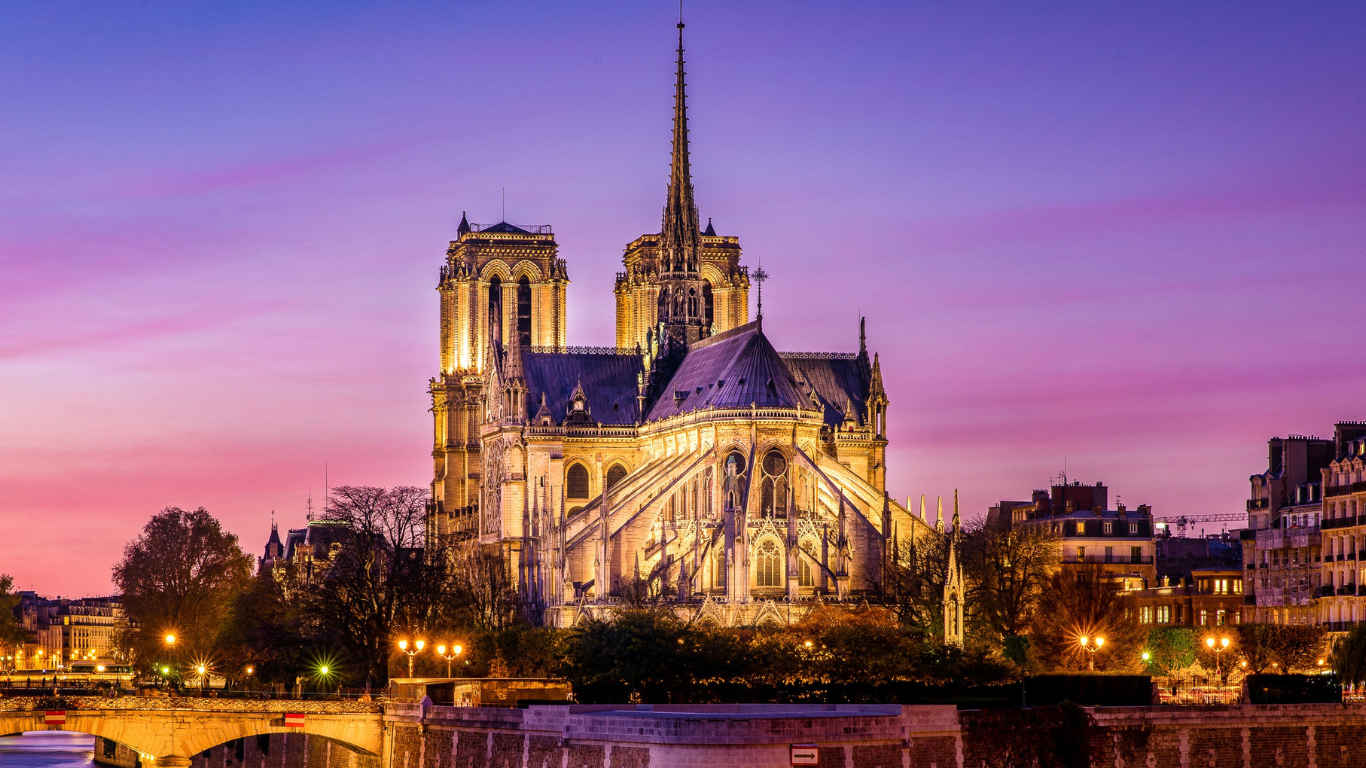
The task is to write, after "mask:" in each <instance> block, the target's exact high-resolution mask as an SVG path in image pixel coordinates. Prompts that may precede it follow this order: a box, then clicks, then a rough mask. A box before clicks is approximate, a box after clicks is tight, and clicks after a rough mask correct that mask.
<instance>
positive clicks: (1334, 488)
mask: <svg viewBox="0 0 1366 768" xmlns="http://www.w3.org/2000/svg"><path fill="white" fill-rule="evenodd" d="M1353 493H1366V480H1362V481H1358V482H1355V483H1351V484H1349V485H1330V486H1328V487H1327V488H1325V489H1323V495H1324V497H1328V496H1347V495H1349V494H1353Z"/></svg>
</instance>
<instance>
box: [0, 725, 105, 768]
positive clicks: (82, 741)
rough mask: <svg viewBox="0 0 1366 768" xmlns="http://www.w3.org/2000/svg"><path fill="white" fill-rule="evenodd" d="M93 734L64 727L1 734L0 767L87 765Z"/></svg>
mask: <svg viewBox="0 0 1366 768" xmlns="http://www.w3.org/2000/svg"><path fill="white" fill-rule="evenodd" d="M94 749H95V737H94V736H87V735H85V734H83V733H66V732H64V731H35V732H33V733H29V734H25V735H23V736H3V737H0V768H89V766H90V765H92V761H91V757H92V756H93V755H94Z"/></svg>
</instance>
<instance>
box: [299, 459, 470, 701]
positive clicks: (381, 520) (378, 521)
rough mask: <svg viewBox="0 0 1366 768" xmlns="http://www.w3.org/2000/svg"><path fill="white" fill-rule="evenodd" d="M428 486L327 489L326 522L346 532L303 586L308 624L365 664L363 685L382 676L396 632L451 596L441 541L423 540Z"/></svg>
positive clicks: (430, 615)
mask: <svg viewBox="0 0 1366 768" xmlns="http://www.w3.org/2000/svg"><path fill="white" fill-rule="evenodd" d="M426 510H427V491H426V489H423V488H416V487H409V486H399V487H395V488H373V487H364V486H341V487H339V488H334V489H332V497H331V500H330V502H329V504H328V507H327V510H326V512H325V515H326V519H328V520H330V521H332V522H333V523H335V524H338V525H342V526H345V528H346V529H347V534H346V536H345V537H344V541H343V542H341V546H339V547H337V548H336V552H335V554H334V556H333V558H332V562H331V564H330V565H328V566H327V568H326V570H325V571H323V572H322V573H320V574H315V575H314V576H313V577H312V580H311V582H310V583H309V584H308V585H307V586H306V588H305V593H306V597H305V603H306V606H307V607H306V611H305V613H306V615H307V619H308V620H309V621H310V623H311V624H312V625H313V629H314V630H315V631H316V632H317V633H319V634H320V635H322V636H323V637H324V638H325V639H326V640H327V641H329V642H331V643H333V644H335V646H336V647H338V648H339V649H341V651H342V652H343V653H344V654H345V655H346V656H347V657H349V658H351V659H353V660H356V661H357V662H359V663H362V664H364V666H365V680H366V685H367V687H368V686H371V685H375V684H379V683H382V682H383V681H385V680H386V679H387V677H388V658H389V654H390V653H391V649H392V641H393V640H394V639H395V636H396V635H402V634H405V633H409V632H412V633H417V632H423V631H425V630H427V629H428V628H431V627H432V626H433V625H434V624H435V623H436V619H437V618H438V616H439V614H440V612H441V611H442V610H443V608H444V606H446V605H447V604H448V603H449V602H450V599H451V590H452V580H451V578H450V572H451V567H450V566H451V563H450V556H449V553H448V551H447V545H446V544H445V542H443V541H440V540H431V541H428V540H427V537H426Z"/></svg>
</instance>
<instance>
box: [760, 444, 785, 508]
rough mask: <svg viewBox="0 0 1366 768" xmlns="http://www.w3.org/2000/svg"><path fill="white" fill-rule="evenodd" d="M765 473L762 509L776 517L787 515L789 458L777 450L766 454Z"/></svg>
mask: <svg viewBox="0 0 1366 768" xmlns="http://www.w3.org/2000/svg"><path fill="white" fill-rule="evenodd" d="M763 474H764V481H763V484H762V485H761V486H760V487H761V488H762V489H763V496H762V497H761V500H760V511H761V512H762V513H763V514H765V515H773V516H775V517H785V516H787V458H786V457H784V456H783V454H782V453H780V452H778V451H776V450H775V451H769V452H768V453H766V454H764V461H763Z"/></svg>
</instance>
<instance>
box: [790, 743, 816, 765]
mask: <svg viewBox="0 0 1366 768" xmlns="http://www.w3.org/2000/svg"><path fill="white" fill-rule="evenodd" d="M820 762H821V756H820V750H819V749H817V748H816V745H815V744H793V745H792V764H793V765H820Z"/></svg>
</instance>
